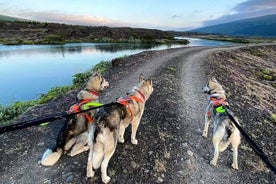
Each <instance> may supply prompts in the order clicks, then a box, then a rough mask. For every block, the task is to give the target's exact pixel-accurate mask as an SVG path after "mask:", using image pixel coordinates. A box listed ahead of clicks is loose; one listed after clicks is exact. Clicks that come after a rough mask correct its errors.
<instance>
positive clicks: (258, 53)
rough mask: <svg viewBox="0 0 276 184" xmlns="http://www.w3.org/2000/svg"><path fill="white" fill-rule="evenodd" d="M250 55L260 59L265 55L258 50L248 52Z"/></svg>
mask: <svg viewBox="0 0 276 184" xmlns="http://www.w3.org/2000/svg"><path fill="white" fill-rule="evenodd" d="M250 54H251V55H253V56H257V57H262V56H264V55H265V54H264V53H263V52H262V51H260V50H259V49H254V50H250Z"/></svg>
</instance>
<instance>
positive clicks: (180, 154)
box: [0, 45, 276, 184]
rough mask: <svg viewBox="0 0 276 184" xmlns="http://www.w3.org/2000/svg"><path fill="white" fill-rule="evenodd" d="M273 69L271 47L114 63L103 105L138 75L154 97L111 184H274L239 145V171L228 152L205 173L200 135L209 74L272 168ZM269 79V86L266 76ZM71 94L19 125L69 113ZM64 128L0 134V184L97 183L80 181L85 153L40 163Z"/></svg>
mask: <svg viewBox="0 0 276 184" xmlns="http://www.w3.org/2000/svg"><path fill="white" fill-rule="evenodd" d="M275 63H276V45H266V46H235V47H224V48H208V47H190V48H189V47H186V48H179V49H171V50H165V51H151V52H143V53H140V54H137V55H134V56H131V57H128V58H126V59H125V60H123V61H122V62H121V63H117V64H116V66H114V67H113V68H112V70H111V71H109V72H108V73H106V74H105V77H106V78H107V80H108V81H109V82H110V88H109V89H108V90H107V91H106V92H105V93H104V94H102V96H101V101H102V102H103V103H108V102H111V101H115V99H116V98H117V97H120V96H124V95H125V92H126V91H128V89H130V88H131V87H132V86H133V85H134V84H135V83H136V82H137V81H138V76H139V74H140V73H143V74H144V75H145V76H149V75H151V76H152V78H153V80H154V92H153V94H152V96H151V97H150V99H149V100H148V101H147V104H146V109H145V112H144V115H143V118H142V120H141V124H140V126H139V130H138V135H137V138H138V145H136V146H134V145H132V144H131V143H130V128H128V129H127V131H126V135H125V141H126V143H124V144H119V145H118V146H117V149H116V152H115V154H114V155H113V157H112V159H111V161H110V164H109V168H108V173H109V175H110V176H111V178H112V179H111V182H110V183H120V184H121V183H225V184H230V183H231V184H232V183H276V182H275V175H274V174H273V173H272V172H271V171H269V169H267V168H266V166H265V164H263V162H262V161H261V160H260V159H259V157H258V156H256V154H255V153H254V152H253V151H252V149H251V148H250V146H249V145H248V144H247V143H246V142H245V140H244V139H243V138H242V143H241V145H240V149H239V158H238V160H239V167H240V169H239V170H238V171H235V170H233V169H231V162H232V152H231V151H230V149H227V150H226V151H225V152H223V153H222V154H221V155H220V158H219V161H218V166H217V167H212V166H210V165H209V161H210V159H211V158H212V155H213V146H212V142H211V132H212V131H211V130H209V132H210V133H209V136H208V138H207V139H206V138H203V137H202V136H201V132H202V129H203V126H204V125H203V115H204V110H205V107H206V105H207V96H205V94H203V93H202V91H201V88H202V86H203V85H205V83H206V82H207V76H208V75H215V76H216V77H217V79H218V80H219V81H220V82H221V83H222V84H223V86H224V87H225V90H226V94H227V97H228V99H229V103H230V106H231V109H232V110H233V112H234V113H235V114H236V115H237V116H238V117H239V118H240V122H241V125H242V127H244V129H245V130H246V131H247V132H248V133H249V135H250V136H251V137H252V138H253V139H254V140H255V142H257V144H258V145H259V146H260V147H261V148H262V149H263V150H264V152H265V153H266V154H267V155H268V157H269V158H270V160H271V161H272V162H273V163H276V156H275V152H276V150H275V149H276V148H275V142H276V140H275V139H276V138H275V127H276V123H275V121H274V120H273V119H272V118H271V113H275V112H276V110H275V104H276V99H275V94H276V93H275V79H274V78H273V75H274V74H275V67H276V65H275ZM266 70H269V71H271V72H270V73H269V72H267V71H266ZM273 72H274V73H273ZM264 73H265V74H264ZM267 73H269V74H268V75H269V76H272V78H271V80H268V79H270V78H269V77H267V76H264V75H267ZM273 79H274V81H273ZM76 93H77V92H76V91H74V92H71V93H68V94H65V95H64V96H62V97H60V98H57V99H55V100H53V101H52V102H51V103H48V104H46V105H43V106H38V107H36V108H34V109H32V110H30V111H28V112H27V113H25V114H24V115H23V116H22V117H20V119H18V120H17V122H20V121H22V120H27V119H33V118H34V117H41V116H46V115H47V114H52V113H56V112H57V111H61V110H67V109H68V107H69V106H70V105H71V104H72V103H74V100H75V96H76ZM63 123H64V121H56V122H52V123H49V124H48V125H47V126H34V127H30V128H26V129H23V130H18V131H14V132H8V133H5V134H2V135H0V144H1V147H0V155H1V157H0V172H1V176H0V178H1V180H0V183H3V184H4V183H5V184H6V183H20V184H22V183H26V184H27V183H101V178H100V171H97V172H96V174H95V177H94V178H92V179H87V178H86V160H87V153H82V154H80V155H78V156H75V157H73V158H72V157H68V156H63V157H62V158H61V159H60V160H59V162H58V163H57V164H56V165H55V166H53V167H43V166H41V165H39V164H38V161H39V159H40V158H41V155H42V154H43V152H44V151H45V150H46V149H47V148H48V147H51V146H53V144H54V141H55V139H56V137H57V134H58V131H59V130H60V128H61V126H62V124H63Z"/></svg>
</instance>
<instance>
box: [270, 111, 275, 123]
mask: <svg viewBox="0 0 276 184" xmlns="http://www.w3.org/2000/svg"><path fill="white" fill-rule="evenodd" d="M271 118H272V120H273V121H274V122H275V123H276V114H273V113H272V114H271Z"/></svg>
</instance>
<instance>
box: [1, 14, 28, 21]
mask: <svg viewBox="0 0 276 184" xmlns="http://www.w3.org/2000/svg"><path fill="white" fill-rule="evenodd" d="M0 21H11V22H13V21H29V20H27V19H21V18H17V17H10V16H6V15H0Z"/></svg>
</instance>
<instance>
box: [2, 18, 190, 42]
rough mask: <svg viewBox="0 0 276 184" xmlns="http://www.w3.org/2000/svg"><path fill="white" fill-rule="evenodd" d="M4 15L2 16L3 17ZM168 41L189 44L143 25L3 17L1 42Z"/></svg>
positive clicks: (165, 32)
mask: <svg viewBox="0 0 276 184" xmlns="http://www.w3.org/2000/svg"><path fill="white" fill-rule="evenodd" d="M0 18H1V17H0ZM80 42H85V43H87V42H90V43H99V42H101V43H107V42H108V43H162V44H163V43H165V44H172V43H178V44H187V43H188V42H187V40H186V42H185V41H181V42H180V41H179V40H176V39H174V37H173V35H172V34H171V33H169V32H167V31H161V30H156V29H142V28H129V27H122V28H110V27H106V26H97V27H95V26H80V25H66V24H57V23H47V22H46V23H45V22H36V21H7V20H4V21H1V19H0V44H5V45H18V44H19V45H20V44H65V43H80Z"/></svg>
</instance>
